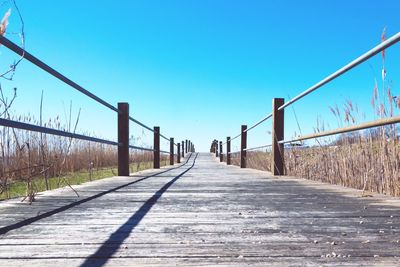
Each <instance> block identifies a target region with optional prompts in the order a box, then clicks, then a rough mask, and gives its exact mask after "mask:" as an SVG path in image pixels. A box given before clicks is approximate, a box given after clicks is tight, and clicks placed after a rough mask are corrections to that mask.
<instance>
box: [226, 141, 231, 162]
mask: <svg viewBox="0 0 400 267" xmlns="http://www.w3.org/2000/svg"><path fill="white" fill-rule="evenodd" d="M226 164H227V165H231V137H230V136H228V137H227V138H226Z"/></svg>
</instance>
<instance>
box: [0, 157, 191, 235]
mask: <svg viewBox="0 0 400 267" xmlns="http://www.w3.org/2000/svg"><path fill="white" fill-rule="evenodd" d="M190 157H191V154H190V156H189V157H188V159H187V160H186V162H185V163H184V164H182V165H180V166H178V167H174V168H170V169H168V170H165V171H161V172H158V173H156V174H152V175H148V176H144V177H143V178H140V179H138V180H135V181H133V182H129V183H126V184H123V185H120V186H117V187H114V188H111V189H109V190H107V191H103V192H101V193H98V194H96V195H93V196H90V197H87V198H84V199H81V200H78V201H75V202H73V203H71V204H68V205H65V206H62V207H59V208H57V209H54V210H51V211H48V212H45V213H42V214H40V215H37V216H35V217H31V218H28V219H25V220H23V221H20V222H17V223H14V224H11V225H7V226H4V227H1V228H0V235H4V234H6V233H8V232H10V231H12V230H16V229H19V228H21V227H24V226H27V225H30V224H32V223H34V222H37V221H39V220H42V219H45V218H48V217H50V216H53V215H55V214H57V213H60V212H64V211H66V210H68V209H71V208H73V207H76V206H78V205H81V204H83V203H86V202H89V201H91V200H94V199H97V198H99V197H102V196H104V195H107V194H109V193H112V192H115V191H118V190H120V189H122V188H125V187H127V186H130V185H133V184H136V183H138V182H141V181H144V180H146V179H149V178H152V177H155V176H159V175H161V174H164V173H167V172H169V171H172V170H175V169H178V168H180V167H182V166H184V165H186V164H187V163H188V161H189V159H190Z"/></svg>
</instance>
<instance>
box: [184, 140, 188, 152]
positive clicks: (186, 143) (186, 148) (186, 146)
mask: <svg viewBox="0 0 400 267" xmlns="http://www.w3.org/2000/svg"><path fill="white" fill-rule="evenodd" d="M185 141H186V142H185V153H186V154H187V153H188V140H187V139H186V140H185Z"/></svg>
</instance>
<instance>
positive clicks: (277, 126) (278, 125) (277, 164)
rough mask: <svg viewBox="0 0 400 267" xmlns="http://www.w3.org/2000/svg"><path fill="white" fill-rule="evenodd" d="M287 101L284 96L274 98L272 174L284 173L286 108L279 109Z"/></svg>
mask: <svg viewBox="0 0 400 267" xmlns="http://www.w3.org/2000/svg"><path fill="white" fill-rule="evenodd" d="M284 103H285V100H284V99H283V98H274V99H272V163H271V164H272V166H271V170H272V174H273V175H284V167H285V165H284V145H283V144H279V141H281V140H283V138H284V110H283V109H282V110H278V108H279V107H280V106H282V105H283V104H284Z"/></svg>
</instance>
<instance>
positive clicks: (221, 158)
mask: <svg viewBox="0 0 400 267" xmlns="http://www.w3.org/2000/svg"><path fill="white" fill-rule="evenodd" d="M223 161H224V153H223V149H222V141H219V162H223Z"/></svg>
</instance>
